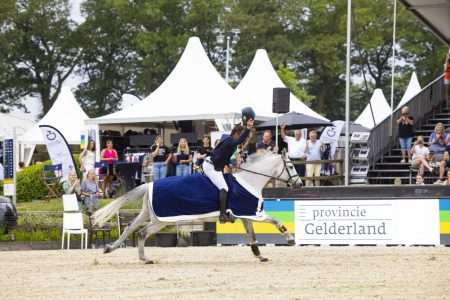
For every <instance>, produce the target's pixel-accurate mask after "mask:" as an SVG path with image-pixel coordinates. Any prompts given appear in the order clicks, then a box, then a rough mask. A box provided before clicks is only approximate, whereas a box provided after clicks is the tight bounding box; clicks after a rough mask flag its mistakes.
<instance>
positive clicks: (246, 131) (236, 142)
mask: <svg viewBox="0 0 450 300" xmlns="http://www.w3.org/2000/svg"><path fill="white" fill-rule="evenodd" d="M249 134H250V129H248V128H245V129H244V131H242V133H241V135H240V136H239V138H238V139H237V140H235V139H232V140H233V142H232V143H233V145H235V146H236V145H240V144H242V143H243V142H244V141H245V140H246V139H247V138H248V136H249Z"/></svg>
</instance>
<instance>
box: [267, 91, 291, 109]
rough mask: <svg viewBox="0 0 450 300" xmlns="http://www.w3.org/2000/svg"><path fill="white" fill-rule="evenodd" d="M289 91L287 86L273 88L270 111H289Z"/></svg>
mask: <svg viewBox="0 0 450 300" xmlns="http://www.w3.org/2000/svg"><path fill="white" fill-rule="evenodd" d="M290 94H291V91H290V90H289V89H288V88H273V106H272V112H274V113H277V114H284V113H287V112H289V96H290Z"/></svg>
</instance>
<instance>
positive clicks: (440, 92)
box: [368, 74, 444, 167]
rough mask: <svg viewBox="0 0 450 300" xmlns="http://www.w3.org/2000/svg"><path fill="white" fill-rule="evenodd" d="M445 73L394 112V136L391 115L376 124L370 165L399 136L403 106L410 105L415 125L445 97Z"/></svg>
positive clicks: (371, 134) (370, 142) (371, 135)
mask: <svg viewBox="0 0 450 300" xmlns="http://www.w3.org/2000/svg"><path fill="white" fill-rule="evenodd" d="M443 77H444V75H443V74H442V75H440V76H439V77H437V78H436V79H434V80H433V81H432V82H430V83H429V84H427V85H426V86H425V87H424V88H423V89H422V90H421V91H420V92H419V93H418V94H417V95H415V96H414V97H413V98H411V99H410V100H408V101H407V102H406V103H405V104H404V105H402V106H401V107H398V108H397V109H395V110H394V112H393V125H392V127H393V128H392V136H390V126H391V116H390V115H389V116H388V117H387V118H386V119H384V120H383V121H382V122H380V123H379V124H378V125H377V126H375V127H374V128H373V129H372V130H371V132H370V138H369V141H368V146H369V149H370V152H369V164H370V167H372V166H374V165H375V163H376V162H377V161H378V160H380V158H381V157H382V155H383V154H384V153H385V152H386V151H387V150H388V149H389V148H390V147H392V146H393V145H394V143H395V141H396V140H397V138H398V126H397V123H396V120H397V119H399V118H400V115H401V108H402V107H404V106H408V107H409V112H410V115H411V116H413V117H414V120H415V126H416V127H417V125H419V124H420V122H421V121H422V119H423V118H424V117H425V116H426V115H427V114H429V113H430V112H432V110H433V109H434V108H435V107H436V106H437V105H439V103H441V101H442V100H443V99H444V80H443Z"/></svg>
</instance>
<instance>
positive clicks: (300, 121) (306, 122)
mask: <svg viewBox="0 0 450 300" xmlns="http://www.w3.org/2000/svg"><path fill="white" fill-rule="evenodd" d="M276 122H277V121H276V118H273V119H271V120H268V121H266V122H263V123H261V124H259V125H258V126H257V128H258V129H270V128H274V127H275V126H276V124H277V123H276ZM278 124H279V125H283V124H284V125H287V126H288V128H290V129H296V128H311V127H320V126H330V125H333V124H332V123H331V122H329V121H325V120H323V119H318V118H315V117H311V116H308V115H305V114H302V113H298V112H295V111H294V112H289V113H287V114H284V115H281V116H280V117H278Z"/></svg>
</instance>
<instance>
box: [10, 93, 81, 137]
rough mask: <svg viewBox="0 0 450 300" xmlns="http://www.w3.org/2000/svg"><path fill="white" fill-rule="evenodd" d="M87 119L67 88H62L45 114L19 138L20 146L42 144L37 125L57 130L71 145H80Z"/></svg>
mask: <svg viewBox="0 0 450 300" xmlns="http://www.w3.org/2000/svg"><path fill="white" fill-rule="evenodd" d="M87 119H89V117H88V116H87V115H86V113H85V112H84V111H83V109H82V108H81V107H80V105H79V104H78V102H77V100H76V99H75V96H74V95H73V93H72V91H71V90H70V88H68V87H63V88H62V89H61V92H60V94H59V96H58V98H57V99H56V101H55V103H53V105H52V107H51V108H50V110H49V111H48V112H47V114H46V115H45V116H44V117H43V118H42V119H41V120H40V121H39V122H38V123H37V124H36V125H34V126H33V127H31V128H30V129H29V130H28V131H27V132H26V133H25V134H24V135H23V136H21V137H19V142H20V143H22V144H31V145H35V144H43V143H44V139H43V138H42V133H41V130H40V129H39V125H50V126H53V127H55V128H56V129H58V130H59V131H60V132H61V133H62V134H63V135H64V137H65V138H66V140H67V142H68V143H69V144H71V145H77V144H80V136H81V133H82V132H83V131H84V130H85V125H84V122H85V120H87Z"/></svg>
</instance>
